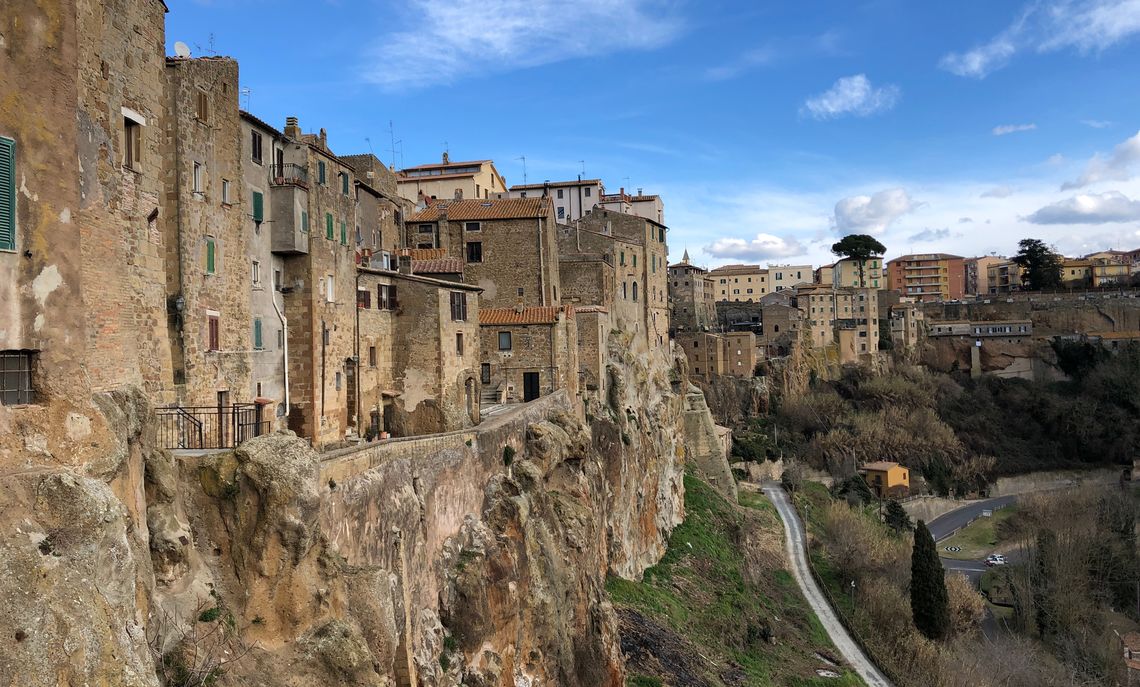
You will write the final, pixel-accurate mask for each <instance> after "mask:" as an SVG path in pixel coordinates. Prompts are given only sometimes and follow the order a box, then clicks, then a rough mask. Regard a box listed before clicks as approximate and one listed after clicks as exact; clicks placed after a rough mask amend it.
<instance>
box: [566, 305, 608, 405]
mask: <svg viewBox="0 0 1140 687" xmlns="http://www.w3.org/2000/svg"><path fill="white" fill-rule="evenodd" d="M574 320H575V325H576V327H577V329H578V390H579V391H580V392H581V393H582V396H583V397H584V398H587V399H594V400H596V399H601V398H603V397H604V395H605V393H606V388H607V387H606V381H607V375H606V359H607V355H606V345H607V341H606V337H607V336H608V335H609V333H610V328H611V327H610V311H609V308H606V307H605V306H602V305H581V306H574Z"/></svg>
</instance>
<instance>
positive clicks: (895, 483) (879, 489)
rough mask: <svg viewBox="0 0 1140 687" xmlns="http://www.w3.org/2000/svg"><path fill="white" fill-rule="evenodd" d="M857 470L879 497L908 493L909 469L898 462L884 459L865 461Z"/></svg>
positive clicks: (898, 495)
mask: <svg viewBox="0 0 1140 687" xmlns="http://www.w3.org/2000/svg"><path fill="white" fill-rule="evenodd" d="M859 472H860V474H862V475H863V479H864V480H866V481H867V486H868V487H870V488H871V491H873V492H875V495H876V496H878V497H879V498H884V497H900V496H906V495H907V494H908V493H910V469H909V468H907V467H905V466H902V465H899V464H898V463H892V462H889V461H885V460H880V461H876V462H874V463H865V464H864V465H863V467H861V468H859Z"/></svg>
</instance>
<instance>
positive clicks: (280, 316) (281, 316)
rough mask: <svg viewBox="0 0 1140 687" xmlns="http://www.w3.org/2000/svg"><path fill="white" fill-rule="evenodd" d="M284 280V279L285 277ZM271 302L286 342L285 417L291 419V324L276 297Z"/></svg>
mask: <svg viewBox="0 0 1140 687" xmlns="http://www.w3.org/2000/svg"><path fill="white" fill-rule="evenodd" d="M282 278H283V279H284V277H282ZM269 302H270V303H272V304H273V309H274V310H275V311H277V318H278V319H279V320H281V330H282V335H281V339H282V341H284V342H285V347H284V350H283V352H282V356H283V358H284V361H285V417H289V322H288V321H287V320H286V319H285V313H283V312H281V308H278V307H277V298H276V297H275V296H274V297H270V299H269Z"/></svg>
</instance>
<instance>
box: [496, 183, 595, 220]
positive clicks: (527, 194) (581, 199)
mask: <svg viewBox="0 0 1140 687" xmlns="http://www.w3.org/2000/svg"><path fill="white" fill-rule="evenodd" d="M605 193H606V187H605V185H603V184H602V180H601V179H582V178H578V179H576V180H574V181H553V182H551V181H547V182H543V183H541V184H521V185H520V184H516V185H515V186H512V187H511V188H510V191H508V192H507V194H506V195H507V197H509V198H549V199H550V200H551V203H552V205H553V206H554V218H555V219H556V220H558V221H559V222H575V221H577V220H579V219H581V218H582V217H583V216H584V215H585V214H586V213H587V212H589V211H590V210H593V209H594V207H595V206H596V205H598V204H599V203H600V202H601V200H602V196H604V195H605Z"/></svg>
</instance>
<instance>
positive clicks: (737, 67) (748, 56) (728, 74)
mask: <svg viewBox="0 0 1140 687" xmlns="http://www.w3.org/2000/svg"><path fill="white" fill-rule="evenodd" d="M775 59H776V51H775V50H774V49H773V48H772V47H771V46H764V47H761V48H754V49H752V50H748V51H746V52H745V53H743V54H742V55H740V56H739V57H737V58H736V59H734V60H732V61H730V62H726V63H725V64H722V65H718V66H716V67H710V68H708V69H706V70H705V78H706V79H708V80H709V81H727V80H728V79H735V78H736V77H738V76H740V75H741V74H743V73H745V72H747V71H749V70H750V69H752V68H754V67H762V66H764V65H768V64H771V63H772V61H773V60H775Z"/></svg>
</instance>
